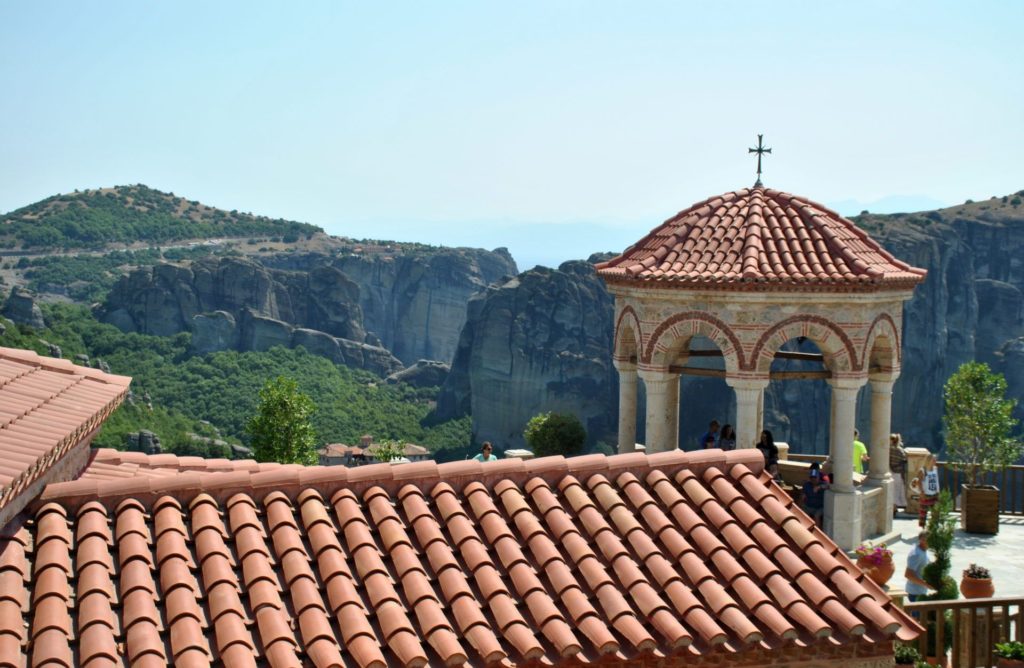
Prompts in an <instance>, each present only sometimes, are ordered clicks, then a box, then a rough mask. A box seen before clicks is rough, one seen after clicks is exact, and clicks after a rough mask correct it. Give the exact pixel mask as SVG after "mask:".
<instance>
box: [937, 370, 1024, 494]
mask: <svg viewBox="0 0 1024 668" xmlns="http://www.w3.org/2000/svg"><path fill="white" fill-rule="evenodd" d="M945 398H946V414H945V416H944V417H943V422H944V423H945V426H946V448H947V450H948V452H949V459H950V464H951V465H952V466H953V467H954V468H956V469H958V470H961V471H967V472H968V475H969V476H970V481H971V485H973V486H975V487H977V486H978V485H979V484H981V475H982V474H983V473H984V472H986V471H995V470H1000V469H1003V468H1006V467H1007V466H1009V465H1010V464H1012V463H1013V462H1014V461H1015V460H1016V459H1017V457H1019V456H1020V454H1021V443H1020V441H1019V440H1017V439H1015V438H1013V437H1012V436H1011V435H1010V432H1012V431H1013V429H1014V427H1016V426H1017V420H1015V419H1014V418H1013V416H1012V413H1013V408H1014V406H1015V405H1016V403H1017V402H1016V401H1015V400H1013V399H1007V398H1006V378H1004V377H1003V375H1002V374H1001V373H993V372H992V371H991V370H990V369H989V368H988V365H987V364H982V363H980V362H968V363H966V364H963V365H961V367H960V368H959V369H957V371H956V373H954V374H953V375H952V376H950V378H949V380H948V381H947V382H946V389H945Z"/></svg>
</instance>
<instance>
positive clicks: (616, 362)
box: [612, 357, 637, 373]
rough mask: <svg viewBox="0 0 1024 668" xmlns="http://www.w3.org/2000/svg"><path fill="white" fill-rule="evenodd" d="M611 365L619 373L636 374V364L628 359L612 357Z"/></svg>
mask: <svg viewBox="0 0 1024 668" xmlns="http://www.w3.org/2000/svg"><path fill="white" fill-rule="evenodd" d="M612 365H613V366H614V367H615V369H616V371H618V372H619V373H629V372H633V373H636V369H637V366H636V362H634V361H633V360H632V359H631V358H629V357H613V358H612Z"/></svg>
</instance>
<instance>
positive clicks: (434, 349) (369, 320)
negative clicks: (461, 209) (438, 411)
mask: <svg viewBox="0 0 1024 668" xmlns="http://www.w3.org/2000/svg"><path fill="white" fill-rule="evenodd" d="M357 250H362V251H363V252H356V250H353V252H348V253H344V254H341V255H339V256H337V257H329V256H325V255H320V254H295V253H282V254H278V255H276V256H274V257H272V258H269V259H266V260H264V262H265V263H266V264H267V265H268V266H272V267H277V268H283V269H289V270H292V271H309V270H310V269H311V268H313V267H320V266H324V265H325V264H326V265H330V266H333V267H336V268H338V269H340V270H341V271H342V272H344V274H345V275H346V276H348V277H349V278H350V279H351V280H352V281H354V282H355V283H356V284H357V285H358V286H359V298H358V301H359V306H360V308H361V309H362V314H363V320H362V322H363V326H364V327H365V329H366V330H367V331H368V332H369V333H370V336H371V337H372V336H376V337H377V338H378V340H379V341H378V342H377V343H376V345H380V346H383V347H385V348H387V349H388V350H390V351H391V352H392V353H393V354H394V355H395V356H396V357H398V358H399V359H400V360H402V362H404V363H405V364H412V363H414V362H416V361H417V360H421V359H428V360H440V361H442V362H450V361H451V360H452V358H453V357H454V356H455V348H456V346H457V345H458V341H459V334H460V332H461V331H462V326H463V324H464V323H465V321H466V308H467V303H468V301H469V299H470V297H472V296H473V295H475V294H477V293H478V292H480V291H482V290H484V289H485V288H486V287H487V286H488V285H490V284H492V283H495V282H497V281H501V280H503V279H505V280H507V279H508V278H511V277H513V276H515V275H516V273H517V270H516V264H515V261H514V260H513V259H512V256H511V255H509V252H508V250H507V249H505V248H498V249H496V250H493V251H487V250H482V249H479V248H444V247H440V248H413V249H407V250H403V251H399V250H394V251H392V252H373V253H371V252H367V251H365V250H363V249H361V248H358V249H357ZM367 342H368V343H370V342H371V341H369V340H368V341H367Z"/></svg>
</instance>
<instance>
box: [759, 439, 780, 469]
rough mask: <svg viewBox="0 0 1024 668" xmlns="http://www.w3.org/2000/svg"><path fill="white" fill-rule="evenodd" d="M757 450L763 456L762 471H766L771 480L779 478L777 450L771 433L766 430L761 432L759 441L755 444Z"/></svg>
mask: <svg viewBox="0 0 1024 668" xmlns="http://www.w3.org/2000/svg"><path fill="white" fill-rule="evenodd" d="M757 449H758V450H760V451H761V454H762V455H764V470H765V471H768V473H770V474H771V475H772V477H773V478H777V477H779V448H778V446H776V445H775V439H774V438H772V433H771V432H770V431H768V430H767V429H765V430H764V431H762V432H761V440H759V441H758V442H757Z"/></svg>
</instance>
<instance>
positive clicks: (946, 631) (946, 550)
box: [921, 490, 960, 657]
mask: <svg viewBox="0 0 1024 668" xmlns="http://www.w3.org/2000/svg"><path fill="white" fill-rule="evenodd" d="M952 510H953V498H952V497H951V496H950V495H949V492H948V491H947V490H943V491H942V492H940V493H939V498H938V500H937V501H936V502H935V505H934V506H932V507H931V510H930V511H929V513H928V550H929V551H930V552H931V553H932V554H934V555H935V560H934V561H932V562H931V563H929V564H928V565H927V566H925V567H924V570H923V571H922V573H921V577H922V578H923V579H924V581H925V582H927V583H928V584H929V585H931V586H932V592H931V593H930V594H926V595H924V596H922V597H921V600H922V601H944V600H955V599H957V598H959V594H960V592H959V590H958V589H957V585H956V580H954V579H953V578H952V577H950V575H949V571H950V568H952V557H951V552H952V550H953V534H954V533H955V531H956V519H954V517H953V516H952V515H951V512H952ZM937 617H938V615H937V614H936V613H934V612H933V613H926V614H925V615H924V616H923V617H922V619H921V621H922V623H923V624H924V626H925V628H926V629H927V631H928V641H927V654H928V656H929V657H943V656H945V654H946V652H947V651H948V650H949V648H950V647H952V646H953V616H952V613H951V611H949V610H947V611H946V614H945V615H944V616H943V618H942V619H941V620H939V619H937ZM940 622H941V623H942V624H943V635H942V637H943V639H944V643H943V644H944V647H941V648H938V649H936V647H935V639H936V637H937V635H938V634H937V633H936V629H937V626H938V624H939V623H940Z"/></svg>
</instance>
